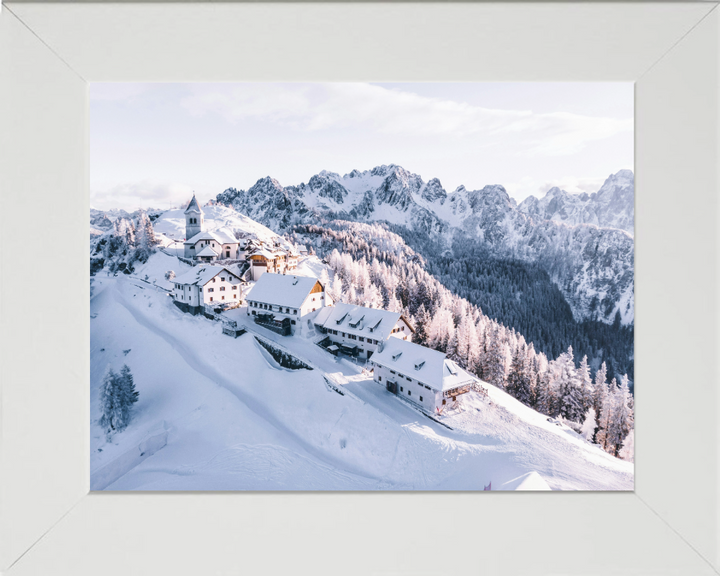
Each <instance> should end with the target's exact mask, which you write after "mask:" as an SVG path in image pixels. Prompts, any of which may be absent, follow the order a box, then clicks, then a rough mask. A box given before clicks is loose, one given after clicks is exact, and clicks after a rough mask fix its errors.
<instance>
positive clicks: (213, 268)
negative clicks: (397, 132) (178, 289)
mask: <svg viewBox="0 0 720 576" xmlns="http://www.w3.org/2000/svg"><path fill="white" fill-rule="evenodd" d="M220 272H227V273H229V274H232V272H230V270H228V269H227V268H226V267H225V266H218V265H217V264H203V265H199V266H195V267H194V268H193V269H192V270H189V271H188V272H185V274H183V275H182V276H179V277H177V278H173V280H172V282H174V283H175V284H198V285H200V286H205V284H207V283H208V282H210V280H212V279H213V278H215V276H217V275H218V274H220ZM232 275H233V276H235V277H237V275H236V274H232Z"/></svg>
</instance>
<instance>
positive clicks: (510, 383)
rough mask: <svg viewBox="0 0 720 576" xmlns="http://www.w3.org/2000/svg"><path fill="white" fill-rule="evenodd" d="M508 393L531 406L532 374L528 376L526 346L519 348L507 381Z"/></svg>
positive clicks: (522, 345)
mask: <svg viewBox="0 0 720 576" xmlns="http://www.w3.org/2000/svg"><path fill="white" fill-rule="evenodd" d="M507 392H508V393H509V394H511V395H512V396H514V397H515V398H517V399H518V400H520V402H522V403H523V404H526V405H528V406H530V404H531V399H532V398H531V394H532V390H531V386H530V374H528V360H527V349H526V347H525V344H524V343H523V344H521V345H519V346H518V347H517V350H516V351H515V355H514V356H513V360H512V365H511V366H510V374H509V375H508V379H507Z"/></svg>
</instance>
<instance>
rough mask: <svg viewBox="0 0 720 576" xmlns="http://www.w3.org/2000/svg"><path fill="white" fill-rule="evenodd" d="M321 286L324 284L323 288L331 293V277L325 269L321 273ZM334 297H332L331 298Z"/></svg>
mask: <svg viewBox="0 0 720 576" xmlns="http://www.w3.org/2000/svg"><path fill="white" fill-rule="evenodd" d="M318 280H320V284H322V286H323V288H325V290H326V291H328V292H329V291H330V289H331V287H330V275H329V274H328V271H327V268H323V269H322V272H320V278H318ZM331 297H332V296H331Z"/></svg>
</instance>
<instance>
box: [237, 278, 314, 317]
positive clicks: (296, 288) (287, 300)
mask: <svg viewBox="0 0 720 576" xmlns="http://www.w3.org/2000/svg"><path fill="white" fill-rule="evenodd" d="M316 284H319V280H318V279H317V278H313V277H311V276H290V275H289V274H288V275H285V274H273V273H272V272H266V273H265V274H263V275H262V276H260V279H259V280H258V281H257V282H256V283H255V286H253V288H252V290H251V291H250V293H249V294H248V297H247V299H248V300H252V301H254V302H263V303H265V304H275V305H276V306H292V307H293V308H300V306H302V304H303V302H305V299H306V298H307V297H308V296H309V295H310V291H311V290H312V289H313V288H314V287H315V285H316ZM318 294H320V293H318Z"/></svg>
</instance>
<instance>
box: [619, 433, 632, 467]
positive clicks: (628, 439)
mask: <svg viewBox="0 0 720 576" xmlns="http://www.w3.org/2000/svg"><path fill="white" fill-rule="evenodd" d="M618 456H620V458H622V459H623V460H627V461H628V462H634V461H635V430H634V429H632V430H630V432H628V435H627V436H625V440H623V444H622V448H620V453H619V454H618Z"/></svg>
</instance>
